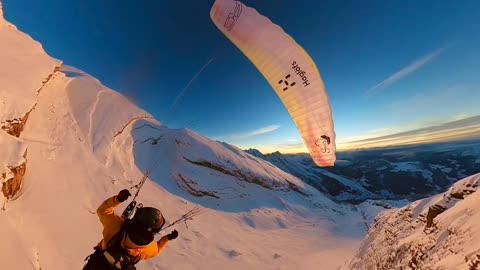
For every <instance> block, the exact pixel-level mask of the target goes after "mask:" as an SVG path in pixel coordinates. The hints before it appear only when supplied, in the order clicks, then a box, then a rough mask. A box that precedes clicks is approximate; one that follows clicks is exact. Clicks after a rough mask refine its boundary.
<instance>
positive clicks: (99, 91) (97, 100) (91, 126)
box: [87, 85, 105, 145]
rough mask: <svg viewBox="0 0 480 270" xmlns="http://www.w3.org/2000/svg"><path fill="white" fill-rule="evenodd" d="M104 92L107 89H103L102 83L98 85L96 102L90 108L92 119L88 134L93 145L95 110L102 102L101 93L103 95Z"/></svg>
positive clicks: (90, 118) (90, 117)
mask: <svg viewBox="0 0 480 270" xmlns="http://www.w3.org/2000/svg"><path fill="white" fill-rule="evenodd" d="M103 92H105V90H103V88H102V86H101V85H98V93H97V96H96V97H95V102H94V103H93V106H92V109H91V110H90V115H89V120H90V121H89V127H88V133H87V134H88V140H89V142H90V143H91V144H92V145H93V134H92V130H93V123H94V116H95V112H96V111H97V107H98V103H99V102H100V95H102V93H103Z"/></svg>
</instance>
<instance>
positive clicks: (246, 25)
mask: <svg viewBox="0 0 480 270" xmlns="http://www.w3.org/2000/svg"><path fill="white" fill-rule="evenodd" d="M210 17H211V19H212V21H213V22H214V23H215V25H216V26H217V27H218V28H219V29H220V30H221V31H222V32H223V34H225V36H227V38H228V39H230V41H232V43H233V44H235V45H236V46H237V47H238V48H239V49H240V50H241V51H242V52H243V54H245V56H247V57H248V59H250V61H251V62H252V63H253V64H254V65H255V66H256V67H257V69H258V70H259V71H260V72H261V73H262V75H263V76H264V77H265V79H266V80H267V81H268V83H269V84H270V85H271V86H272V88H273V89H274V90H275V92H276V93H277V95H278V96H279V97H280V99H281V100H282V102H283V104H284V105H285V107H286V108H287V111H288V112H289V114H290V116H291V117H292V119H293V121H294V123H295V125H296V126H297V129H298V130H299V132H300V134H301V136H302V138H303V141H304V143H305V145H306V146H307V148H308V150H309V152H310V155H311V156H312V158H313V160H314V161H315V163H316V164H317V165H318V166H321V167H324V166H333V165H334V163H335V132H334V130H333V120H332V110H331V108H330V104H329V102H328V96H327V94H326V92H325V87H324V85H323V81H322V79H321V77H320V73H319V71H318V69H317V67H316V66H315V63H314V62H313V60H312V59H311V58H310V56H309V55H308V54H307V52H306V51H305V50H304V49H303V48H302V47H301V46H300V45H298V44H297V42H295V40H294V39H293V38H292V37H291V36H289V35H288V34H287V33H285V32H284V31H283V30H282V28H280V27H279V26H278V25H276V24H274V23H272V22H271V21H270V20H269V19H268V18H266V17H265V16H263V15H261V14H259V13H258V12H257V11H256V10H255V9H253V8H250V7H247V6H245V5H244V4H242V3H241V2H240V1H236V0H216V1H215V3H214V4H213V7H212V9H211V11H210Z"/></svg>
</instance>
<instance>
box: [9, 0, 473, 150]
mask: <svg viewBox="0 0 480 270" xmlns="http://www.w3.org/2000/svg"><path fill="white" fill-rule="evenodd" d="M243 2H244V3H245V4H246V5H248V6H251V7H254V8H256V9H257V10H258V11H259V12H260V13H262V14H264V15H266V16H267V17H269V18H270V19H271V20H272V21H273V22H275V23H277V24H279V25H281V26H282V28H283V29H284V30H285V31H286V32H287V33H289V34H290V35H291V36H293V37H294V38H295V39H296V40H297V42H298V43H299V44H300V45H302V46H303V47H304V48H305V49H306V51H307V52H308V53H309V54H310V56H311V57H312V58H313V60H314V61H315V62H316V64H317V67H318V69H319V70H320V73H321V74H322V78H323V80H324V82H325V86H326V90H327V93H328V95H329V98H330V103H331V106H332V110H333V117H334V123H335V131H336V134H337V144H340V145H341V144H342V143H345V142H349V141H359V140H363V139H366V138H371V137H377V136H384V135H388V134H392V133H400V132H403V131H407V130H412V129H418V128H423V127H428V126H431V125H439V124H442V123H445V122H449V121H452V120H457V119H460V118H465V117H468V116H474V115H478V114H480V106H478V101H479V100H480V49H479V48H480V31H479V30H478V27H479V25H480V1H468V0H462V1H446V0H440V1H433V0H432V1H416V0H415V1H320V0H311V1H294V2H293V1H287V0H275V1H273V0H257V1H254V0H245V1H243ZM212 4H213V1H206V0H204V1H193V0H192V1H159V0H158V1H154V0H146V1H137V2H134V1H123V0H117V1H93V0H82V1H62V0H44V1H33V0H30V1H27V0H3V5H4V13H5V17H6V18H7V19H8V20H9V21H10V22H12V23H13V24H15V25H16V26H17V27H18V28H19V29H20V30H22V31H24V32H26V33H28V34H29V35H31V36H32V37H33V38H34V39H36V40H38V41H40V42H41V43H42V44H43V46H44V48H45V50H46V51H47V52H48V53H49V54H50V55H51V56H53V57H55V58H58V59H61V60H63V61H64V63H65V64H68V65H72V66H75V67H77V68H79V69H82V70H84V71H86V72H87V73H90V74H91V75H93V76H94V77H96V78H98V79H100V80H101V81H102V83H103V84H105V85H107V86H108V87H110V88H112V89H115V90H117V91H119V92H121V93H123V94H125V95H127V96H128V97H130V98H131V99H132V100H133V101H134V102H135V103H136V104H137V105H138V106H140V107H141V108H143V109H145V110H146V111H148V112H149V113H151V114H152V115H153V116H154V117H155V118H157V119H158V120H159V121H161V122H163V123H164V124H166V125H167V126H170V127H172V128H181V127H188V128H191V129H193V130H195V131H196V132H199V133H200V134H202V135H205V136H208V137H210V138H214V139H219V140H223V141H227V142H229V143H232V144H235V145H237V146H240V147H242V148H248V147H255V148H258V149H260V150H262V151H263V152H270V151H274V150H280V151H282V152H288V151H289V149H290V148H292V149H296V150H298V149H299V148H298V145H299V144H300V145H301V137H300V135H299V134H298V131H297V130H296V128H295V125H294V123H293V121H292V120H291V118H290V117H289V115H288V113H287V111H286V109H285V108H284V107H283V105H282V103H281V101H280V100H279V99H278V97H277V96H276V94H275V92H274V91H273V90H272V89H271V87H270V86H269V85H268V84H267V82H266V81H265V80H264V79H263V77H262V76H261V74H260V73H259V72H258V71H257V70H256V68H255V67H254V66H253V65H252V64H251V63H250V62H249V61H248V59H247V58H246V57H244V56H243V54H242V53H241V52H240V51H239V50H238V49H237V48H236V47H235V46H234V45H233V44H231V43H230V42H229V41H228V40H227V39H226V38H225V37H224V36H223V34H222V33H221V32H220V31H219V30H218V29H217V28H216V27H215V25H214V24H213V23H212V22H211V20H210V16H209V11H210V8H211V6H212ZM212 59H213V60H212ZM209 61H211V63H210V64H209V65H208V66H207V67H206V68H205V69H203V71H202V72H201V73H200V75H198V77H196V78H195V80H194V81H193V82H192V83H191V84H190V85H189V87H188V88H187V89H186V90H185V91H182V90H183V89H185V86H186V85H187V84H188V83H189V82H190V81H191V79H192V78H193V77H194V76H195V75H196V74H197V73H198V72H199V70H201V69H202V67H204V66H205V65H206V64H207V63H209ZM447 126H448V125H447Z"/></svg>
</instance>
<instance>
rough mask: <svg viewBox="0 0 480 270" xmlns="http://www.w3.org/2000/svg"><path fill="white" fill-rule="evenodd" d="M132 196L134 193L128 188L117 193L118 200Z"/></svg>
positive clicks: (122, 200)
mask: <svg viewBox="0 0 480 270" xmlns="http://www.w3.org/2000/svg"><path fill="white" fill-rule="evenodd" d="M130 196H132V194H130V191H128V189H124V190H122V191H120V192H119V193H118V195H117V200H118V201H119V202H124V201H126V200H127V199H128V197H130Z"/></svg>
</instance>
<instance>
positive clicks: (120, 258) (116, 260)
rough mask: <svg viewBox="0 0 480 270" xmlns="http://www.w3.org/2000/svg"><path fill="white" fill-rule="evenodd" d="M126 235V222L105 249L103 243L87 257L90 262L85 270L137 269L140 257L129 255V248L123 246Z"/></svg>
mask: <svg viewBox="0 0 480 270" xmlns="http://www.w3.org/2000/svg"><path fill="white" fill-rule="evenodd" d="M125 235H126V232H125V223H124V224H123V225H122V228H121V229H120V231H119V232H118V233H117V234H115V235H114V236H113V237H112V239H110V240H109V241H108V243H107V248H106V249H105V250H102V247H101V245H98V246H96V247H94V249H95V252H94V253H93V254H91V255H90V256H88V257H87V258H86V259H85V260H88V263H87V264H86V265H85V267H84V268H83V270H118V269H122V270H135V269H136V268H135V264H137V263H138V262H139V261H140V258H138V257H134V256H130V255H128V252H127V250H125V249H124V248H123V247H122V246H121V243H122V240H123V238H124V237H125Z"/></svg>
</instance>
